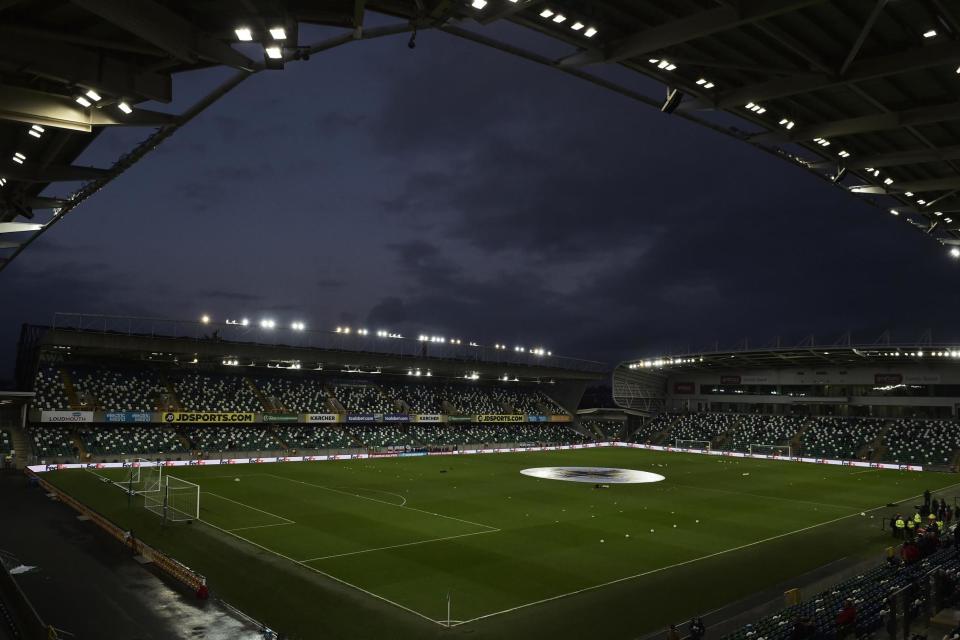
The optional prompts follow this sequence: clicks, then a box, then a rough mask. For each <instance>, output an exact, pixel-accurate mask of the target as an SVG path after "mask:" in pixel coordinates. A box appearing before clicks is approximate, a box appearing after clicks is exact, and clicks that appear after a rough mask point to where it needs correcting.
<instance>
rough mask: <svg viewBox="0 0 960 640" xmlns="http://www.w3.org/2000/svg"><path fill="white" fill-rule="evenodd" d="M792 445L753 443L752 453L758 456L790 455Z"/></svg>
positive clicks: (780, 456) (778, 456)
mask: <svg viewBox="0 0 960 640" xmlns="http://www.w3.org/2000/svg"><path fill="white" fill-rule="evenodd" d="M790 453H791V452H790V445H786V444H751V445H750V454H751V455H758V456H775V457H777V458H789V457H790Z"/></svg>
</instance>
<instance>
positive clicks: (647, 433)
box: [630, 413, 676, 444]
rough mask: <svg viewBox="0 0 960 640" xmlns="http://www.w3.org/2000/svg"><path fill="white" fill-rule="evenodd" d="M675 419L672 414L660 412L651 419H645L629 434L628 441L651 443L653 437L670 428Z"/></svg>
mask: <svg viewBox="0 0 960 640" xmlns="http://www.w3.org/2000/svg"><path fill="white" fill-rule="evenodd" d="M675 419H676V416H675V415H674V414H671V413H661V414H659V415H658V416H656V417H654V418H653V419H652V420H647V421H646V422H644V423H643V424H641V425H640V426H639V427H637V429H636V430H635V431H634V432H633V435H631V436H630V441H631V442H639V443H641V444H645V443H653V439H654V437H656V436H657V435H658V434H660V433H662V432H664V431H667V430H668V429H670V427H671V425H672V424H673V421H674V420H675Z"/></svg>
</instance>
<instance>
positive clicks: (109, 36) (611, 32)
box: [0, 0, 960, 269]
mask: <svg viewBox="0 0 960 640" xmlns="http://www.w3.org/2000/svg"><path fill="white" fill-rule="evenodd" d="M370 12H376V13H377V14H379V15H381V16H388V17H391V18H394V19H395V21H394V22H393V23H392V24H387V25H383V26H375V27H368V26H365V25H366V24H367V23H369V22H370V20H369V16H368V15H367V14H368V13H370ZM380 21H381V22H382V20H380ZM498 22H510V23H513V24H515V25H519V26H520V27H522V28H523V29H526V30H527V32H526V33H525V32H524V31H523V30H513V31H509V32H508V31H505V30H502V29H501V30H491V29H484V28H483V27H485V26H487V25H490V24H492V23H498ZM301 24H312V25H324V26H329V27H339V28H342V29H343V33H342V34H341V35H336V36H333V37H330V38H328V39H326V40H323V41H320V42H317V43H313V44H300V38H299V25H301ZM417 29H440V30H442V31H445V32H447V33H448V34H451V35H453V36H456V37H460V38H465V39H467V40H471V41H473V42H476V43H479V44H483V45H486V46H490V47H494V48H497V49H500V50H502V51H505V52H507V53H510V54H512V55H515V56H519V57H521V58H525V59H527V60H530V61H533V62H536V63H540V64H543V65H545V66H548V67H552V68H554V69H557V70H559V71H561V72H564V73H567V74H571V75H573V76H575V77H578V78H581V79H583V80H585V81H588V82H592V83H594V84H597V85H600V86H602V87H605V88H607V89H609V90H611V91H615V92H617V93H619V94H621V95H623V96H626V97H628V98H631V99H633V100H635V101H637V102H640V103H642V104H645V105H648V106H651V107H654V108H657V109H661V110H663V111H665V112H669V113H672V114H673V115H674V117H683V118H686V119H689V120H692V121H695V122H698V123H700V124H703V125H705V126H707V127H710V128H711V129H713V130H714V131H717V132H720V133H723V134H726V135H729V136H732V137H735V138H737V139H740V140H742V141H744V142H746V143H748V144H751V145H753V146H755V147H757V148H759V149H761V150H763V151H766V152H768V153H770V154H772V155H774V156H775V157H778V158H780V159H783V160H786V161H787V162H790V163H791V164H794V165H795V166H797V167H799V168H801V169H803V170H805V171H808V172H810V173H812V174H813V175H815V176H817V177H819V178H822V179H824V180H825V181H827V182H832V183H833V184H835V185H836V186H837V187H838V188H843V189H845V190H848V191H850V192H851V193H852V194H854V195H855V197H858V198H864V199H866V200H867V201H869V202H870V203H872V204H874V205H876V206H878V207H880V211H882V212H883V214H884V215H890V214H889V213H887V212H888V211H889V212H892V213H894V214H895V215H898V216H899V217H900V218H901V219H902V220H904V221H905V222H906V223H908V224H909V225H910V226H909V228H912V229H915V230H918V231H919V232H921V233H924V234H926V235H928V236H929V237H931V238H933V239H935V240H936V241H938V242H940V243H941V244H943V245H947V246H950V247H951V249H952V250H956V254H957V255H958V256H960V233H958V231H960V171H958V167H960V164H958V163H960V135H958V132H960V122H958V121H960V96H958V94H960V8H958V7H957V5H956V3H954V2H952V1H949V0H896V1H890V2H888V1H887V0H874V1H872V2H870V1H867V0H864V1H862V2H857V3H854V2H836V1H828V0H671V1H670V2H665V1H663V0H656V1H654V0H620V1H618V2H612V1H603V0H590V1H586V0H395V1H383V2H378V1H367V2H365V1H364V0H353V1H350V0H331V1H328V2H306V1H304V0H289V1H284V0H250V1H247V2H243V3H237V2H229V1H227V0H208V1H207V2H202V3H197V2H189V1H187V0H173V1H170V2H165V3H163V4H160V3H157V2H152V1H150V0H138V1H137V2H129V1H125V0H72V1H70V2H66V1H57V0H2V1H0V74H2V76H0V179H2V186H0V269H2V268H3V267H4V266H5V265H6V264H9V262H10V261H11V260H12V259H13V258H15V257H16V256H17V255H18V254H19V253H20V252H21V251H22V250H23V249H24V248H25V247H26V246H27V245H28V244H29V243H30V242H31V241H32V240H33V239H34V238H36V237H38V236H39V235H40V234H41V233H43V232H45V231H46V230H47V229H49V228H51V227H52V226H53V225H55V224H56V222H57V221H58V220H60V219H62V218H63V217H64V216H65V215H67V214H69V213H71V212H72V211H73V210H74V208H75V207H76V206H77V205H79V204H80V203H81V202H83V201H84V200H85V199H86V198H88V197H89V196H91V195H92V194H94V193H96V191H98V190H99V189H101V188H103V187H104V186H105V185H106V184H107V183H109V182H110V181H111V180H112V179H113V178H115V177H116V176H117V175H119V174H120V173H122V172H123V171H124V170H126V169H127V168H129V167H130V166H132V165H133V164H134V163H135V162H137V161H138V160H139V159H140V158H142V157H143V156H144V155H146V154H147V153H149V152H150V151H151V150H153V149H154V148H156V146H157V145H159V144H160V143H161V142H163V140H164V139H166V138H167V137H169V136H170V135H172V134H173V133H175V132H176V131H177V130H178V129H179V128H180V127H181V126H183V125H184V124H185V123H186V122H189V121H190V120H191V119H192V118H194V117H195V116H196V115H198V114H199V113H201V112H202V111H203V110H204V109H205V108H207V107H208V106H209V105H211V104H213V103H214V102H215V101H216V100H218V99H220V98H221V97H223V96H224V95H225V94H226V93H228V92H229V91H230V90H231V89H233V88H234V87H236V86H237V85H238V84H240V83H241V82H243V81H244V80H245V79H246V78H248V77H250V76H251V75H253V74H255V73H259V72H261V71H265V70H280V69H282V68H283V66H284V64H285V63H289V62H294V61H302V60H306V59H308V58H309V57H310V56H311V55H318V54H320V53H322V52H323V51H325V50H328V49H331V48H334V47H337V46H342V45H345V44H349V43H352V42H355V41H359V40H364V39H370V38H376V37H382V36H388V35H394V34H398V33H403V32H415V31H416V30H417ZM494 33H496V34H497V36H498V37H506V36H505V35H504V34H505V33H510V34H512V35H513V36H518V37H516V38H515V39H514V41H506V40H500V39H497V38H496V37H494V36H493V34H494ZM531 33H536V34H539V35H541V36H545V37H546V38H547V40H546V41H543V42H548V43H549V45H550V46H549V47H544V48H545V49H549V50H551V51H555V50H556V49H557V45H561V46H562V48H563V49H564V50H565V53H563V54H562V55H560V56H557V55H554V54H551V55H546V54H544V53H542V52H540V51H539V50H537V48H536V46H535V45H534V44H533V40H534V39H533V38H531V37H529V36H530V35H531ZM543 42H541V44H543ZM411 44H412V42H411ZM209 67H223V68H228V69H233V70H235V73H234V74H233V75H232V77H230V79H228V80H227V81H226V82H224V83H223V84H221V85H219V86H217V87H212V88H211V90H210V92H209V93H208V94H207V95H206V96H204V97H203V98H201V99H200V100H199V101H198V102H196V103H195V104H193V105H192V106H190V107H189V108H187V109H186V110H184V111H182V112H179V113H170V112H168V111H164V108H165V107H164V105H168V104H170V103H171V102H172V101H173V99H174V81H173V75H174V74H176V73H181V72H186V71H191V70H196V69H202V68H209ZM650 80H653V81H655V83H657V84H654V83H651V82H650ZM661 85H662V86H665V87H666V92H664V91H663V90H662V89H658V88H656V87H658V86H661ZM664 93H665V94H666V97H663V96H664ZM658 94H659V95H658ZM731 116H735V117H731ZM131 126H132V127H143V128H147V129H152V130H153V131H152V132H151V133H149V135H147V137H146V139H145V140H144V141H143V142H142V143H140V144H139V145H137V146H135V147H134V148H132V149H130V150H129V151H128V152H127V153H126V154H124V155H123V156H122V157H120V158H118V159H117V161H116V162H115V163H114V164H113V165H112V166H110V167H88V166H79V165H77V164H76V160H77V158H78V157H79V156H80V155H81V154H82V153H83V152H84V151H85V150H86V149H87V147H88V146H89V145H90V144H91V142H93V141H94V140H95V139H96V137H97V136H98V135H99V134H100V133H101V132H103V131H104V130H105V129H106V128H108V127H131ZM731 179H736V180H740V181H743V182H744V183H745V185H747V186H749V182H750V177H749V176H737V175H732V176H731ZM71 184H73V185H76V184H80V185H81V186H79V187H78V188H71V186H70V185H71ZM785 195H788V194H785Z"/></svg>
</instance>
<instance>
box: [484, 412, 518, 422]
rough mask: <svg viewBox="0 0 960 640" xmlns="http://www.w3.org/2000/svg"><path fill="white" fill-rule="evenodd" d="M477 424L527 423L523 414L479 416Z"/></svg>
mask: <svg viewBox="0 0 960 640" xmlns="http://www.w3.org/2000/svg"><path fill="white" fill-rule="evenodd" d="M477 422H501V423H507V422H526V416H525V415H523V414H522V413H484V414H481V415H478V416H477Z"/></svg>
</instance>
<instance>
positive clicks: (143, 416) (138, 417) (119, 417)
mask: <svg viewBox="0 0 960 640" xmlns="http://www.w3.org/2000/svg"><path fill="white" fill-rule="evenodd" d="M103 421H104V422H153V414H152V413H150V412H149V411H107V412H106V413H104V414H103Z"/></svg>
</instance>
